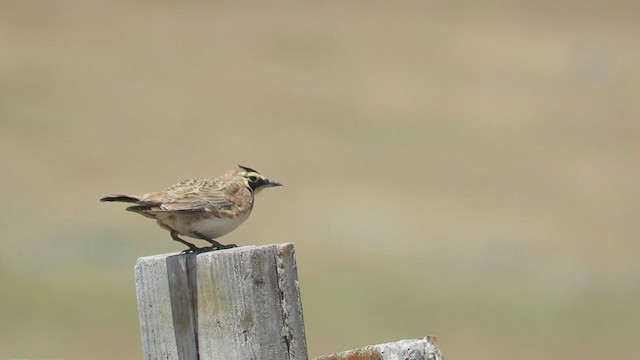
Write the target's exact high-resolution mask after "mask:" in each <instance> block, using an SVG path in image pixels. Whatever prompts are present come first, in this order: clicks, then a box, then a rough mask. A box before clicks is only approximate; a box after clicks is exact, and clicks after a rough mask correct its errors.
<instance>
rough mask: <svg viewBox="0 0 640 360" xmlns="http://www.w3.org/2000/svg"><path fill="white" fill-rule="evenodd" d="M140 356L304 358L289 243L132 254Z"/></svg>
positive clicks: (153, 357) (292, 256) (297, 297)
mask: <svg viewBox="0 0 640 360" xmlns="http://www.w3.org/2000/svg"><path fill="white" fill-rule="evenodd" d="M135 273H136V288H137V293H138V310H139V312H140V326H141V331H142V341H143V350H144V355H145V359H180V360H183V359H189V360H190V359H229V360H233V359H273V360H278V359H287V360H296V359H307V349H306V340H305V335H304V323H303V319H302V304H301V301H300V292H299V286H298V278H297V269H296V261H295V252H294V248H293V244H282V245H267V246H246V247H239V248H234V249H228V250H223V251H213V252H207V253H202V254H197V255H196V254H188V255H175V254H170V255H157V256H149V257H144V258H140V259H138V263H137V264H136V268H135Z"/></svg>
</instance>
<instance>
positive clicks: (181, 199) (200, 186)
mask: <svg viewBox="0 0 640 360" xmlns="http://www.w3.org/2000/svg"><path fill="white" fill-rule="evenodd" d="M228 187H229V185H228V184H225V183H224V182H222V181H216V180H203V181H195V182H194V181H193V180H192V181H190V182H185V183H181V184H180V185H179V186H178V187H176V186H173V187H172V188H170V189H167V190H169V191H167V190H165V194H166V196H165V198H164V199H163V201H162V203H161V204H159V207H160V209H161V210H164V211H214V212H215V211H218V210H228V209H231V208H233V207H235V206H236V203H235V202H234V201H233V198H232V197H230V196H229V194H230V192H229V189H228Z"/></svg>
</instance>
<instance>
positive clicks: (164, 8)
mask: <svg viewBox="0 0 640 360" xmlns="http://www.w3.org/2000/svg"><path fill="white" fill-rule="evenodd" d="M639 11H640V5H638V2H635V1H617V2H615V5H614V4H613V3H610V2H606V1H599V2H598V1H593V2H589V4H582V3H579V2H563V3H561V4H559V3H556V2H535V3H529V2H500V4H494V5H490V4H487V3H484V2H455V1H454V2H446V3H443V2H417V1H416V2H382V1H379V2H378V1H367V2H364V1H356V2H337V1H316V2H293V1H290V2H289V1H283V2H269V3H266V2H259V3H251V4H249V3H240V4H238V3H231V2H215V3H214V2H204V1H193V2H171V1H154V2H151V1H137V2H130V1H108V2H107V1H103V2H101V1H89V2H78V1H67V0H60V1H6V0H5V1H0V44H1V46H0V197H1V199H2V206H1V207H0V229H1V231H2V238H1V240H0V241H1V244H2V251H1V252H0V286H1V290H0V291H1V295H0V359H10V358H15V357H19V358H28V359H53V358H55V359H69V360H71V359H139V358H141V356H142V352H141V343H140V335H139V328H138V318H137V309H136V301H135V285H134V278H133V266H134V264H135V261H136V259H137V258H138V257H141V256H146V255H152V254H159V253H166V252H173V251H179V250H182V246H181V245H180V244H177V243H176V242H174V241H171V239H170V237H169V234H168V233H167V232H166V231H164V230H162V229H160V228H159V227H157V226H156V225H155V223H154V222H153V221H151V220H148V219H145V218H143V217H141V216H137V215H135V214H131V213H128V212H125V211H124V207H125V206H124V205H123V204H102V203H99V202H98V198H99V197H100V196H102V195H104V194H106V193H112V192H124V193H144V192H148V191H155V190H161V189H163V188H165V187H166V186H168V185H171V184H173V183H175V182H177V181H180V180H183V179H187V178H192V177H214V176H218V175H220V174H222V173H223V172H225V171H226V170H228V169H230V168H232V167H234V166H235V164H238V163H239V164H242V165H246V166H250V167H253V168H256V169H257V170H259V171H260V172H262V173H263V174H265V175H266V176H269V177H272V178H274V179H277V180H279V181H281V182H283V183H284V184H285V186H284V187H282V188H277V189H273V190H268V191H265V192H263V193H261V194H260V197H259V199H258V200H257V203H256V207H255V208H254V212H253V215H252V217H251V219H250V221H248V222H247V223H245V225H243V226H242V227H240V228H239V229H238V230H236V231H235V232H233V233H231V234H229V235H227V236H226V237H224V238H222V241H223V242H225V243H226V242H233V243H237V244H241V245H262V244H270V243H281V242H294V243H295V245H296V251H297V257H298V265H299V275H300V280H301V290H302V296H303V300H304V303H303V304H304V310H305V313H304V315H305V321H306V329H307V341H308V345H309V351H310V355H311V356H312V357H315V356H319V355H322V354H329V353H333V352H336V351H341V350H347V349H352V348H356V347H360V346H363V345H368V344H375V343H382V342H389V341H394V340H399V339H403V338H417V337H422V336H424V335H427V334H433V335H436V336H437V337H438V341H439V344H440V345H441V347H442V349H443V351H444V354H445V356H446V357H447V358H449V359H470V358H473V359H500V358H504V359H515V358H517V359H539V358H540V356H541V354H544V356H543V357H544V358H545V359H566V358H580V359H602V358H608V357H611V356H614V357H615V358H617V359H623V358H625V359H636V358H638V357H639V356H640V345H638V341H637V339H638V337H639V336H640V310H638V304H639V302H640V264H639V261H638V260H639V258H638V254H639V253H640V243H639V238H638V234H640V222H639V221H638V214H639V213H640V205H639V204H640V193H639V191H638V183H639V182H640V168H639V160H640V121H639V118H640V106H639V105H638V99H639V95H640V72H639V70H638V64H640V47H639V46H638V36H639V35H640V25H639V21H638V20H639V18H638V14H639V13H640V12H639Z"/></svg>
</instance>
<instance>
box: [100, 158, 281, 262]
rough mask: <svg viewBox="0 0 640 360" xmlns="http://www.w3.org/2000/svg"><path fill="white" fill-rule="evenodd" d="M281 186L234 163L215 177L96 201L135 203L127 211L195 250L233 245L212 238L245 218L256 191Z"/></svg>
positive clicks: (249, 211) (227, 231)
mask: <svg viewBox="0 0 640 360" xmlns="http://www.w3.org/2000/svg"><path fill="white" fill-rule="evenodd" d="M281 185H282V184H280V183H278V182H276V181H273V180H270V179H267V178H266V177H264V176H262V175H260V174H259V173H258V172H257V171H255V170H253V169H250V168H248V167H244V166H240V165H238V168H235V169H232V170H229V171H227V172H226V173H225V174H224V175H222V176H220V177H217V178H215V179H192V180H185V181H182V182H179V183H177V184H175V185H173V186H170V187H168V188H167V189H165V190H163V191H158V192H152V193H148V194H144V195H118V194H115V195H106V196H104V197H102V198H101V199H100V201H119V202H128V203H135V204H136V205H133V206H129V207H128V208H127V210H129V211H133V212H135V213H138V214H140V215H143V216H146V217H148V218H152V219H156V221H157V222H158V224H159V225H160V227H162V228H164V229H167V230H169V231H170V232H171V238H172V239H173V240H175V241H179V242H181V243H183V244H185V245H187V246H188V247H189V249H188V250H185V251H184V252H198V251H205V250H219V249H228V248H232V247H236V245H235V244H229V245H222V244H220V243H219V242H217V241H216V240H215V239H217V238H219V237H220V236H222V235H225V234H227V233H229V232H231V231H233V230H234V229H235V228H237V227H238V226H240V224H242V223H243V222H244V221H245V220H247V218H248V217H249V214H251V210H252V209H253V199H254V196H255V194H256V193H257V192H259V191H260V190H262V189H264V188H266V187H272V186H281ZM178 235H184V236H189V237H192V238H196V239H202V240H206V241H208V242H209V243H211V245H212V246H210V247H206V248H198V247H197V246H195V245H194V244H192V243H190V242H188V241H185V240H183V239H181V238H180V237H179V236H178Z"/></svg>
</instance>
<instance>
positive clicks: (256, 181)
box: [238, 165, 282, 192]
mask: <svg viewBox="0 0 640 360" xmlns="http://www.w3.org/2000/svg"><path fill="white" fill-rule="evenodd" d="M238 167H239V168H240V169H238V175H239V176H240V177H241V178H242V180H243V181H244V182H245V184H246V185H247V186H248V187H249V188H251V190H252V191H253V192H258V191H260V190H262V189H264V188H268V187H273V186H282V184H280V183H279V182H277V181H274V180H271V179H267V178H266V177H264V176H262V175H261V174H260V173H259V172H257V171H255V170H253V169H251V168H248V167H246V166H242V165H238Z"/></svg>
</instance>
